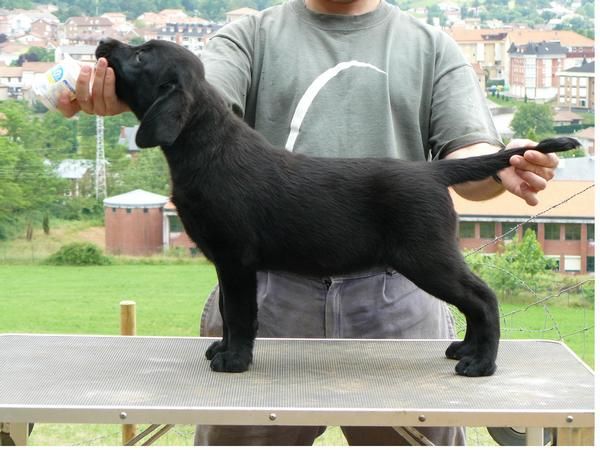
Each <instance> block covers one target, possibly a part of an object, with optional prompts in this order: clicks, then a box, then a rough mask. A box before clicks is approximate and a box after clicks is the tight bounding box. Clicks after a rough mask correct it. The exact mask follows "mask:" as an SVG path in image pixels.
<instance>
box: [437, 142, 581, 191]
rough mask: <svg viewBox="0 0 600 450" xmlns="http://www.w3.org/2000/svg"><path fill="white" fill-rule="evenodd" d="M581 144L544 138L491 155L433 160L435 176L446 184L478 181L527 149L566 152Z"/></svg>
mask: <svg viewBox="0 0 600 450" xmlns="http://www.w3.org/2000/svg"><path fill="white" fill-rule="evenodd" d="M579 146H581V144H580V143H579V141H578V140H577V139H573V138H570V137H560V138H551V139H544V140H543V141H541V142H540V143H539V144H537V145H536V146H535V147H516V148H508V149H507V148H504V149H502V150H500V151H498V153H493V154H491V155H483V156H475V157H473V158H462V159H444V160H441V161H435V162H433V163H432V164H433V166H434V170H435V172H436V177H437V178H438V179H440V180H443V181H444V183H445V184H446V185H447V186H452V185H454V184H460V183H464V182H467V181H479V180H484V179H485V178H488V177H491V176H492V175H494V174H496V173H497V172H498V171H499V170H502V169H504V168H505V167H508V166H509V165H510V162H509V161H510V158H512V157H513V156H515V155H521V156H522V155H523V154H524V153H525V152H526V151H527V150H537V151H538V152H541V153H557V152H566V151H569V150H573V149H576V148H577V147H579Z"/></svg>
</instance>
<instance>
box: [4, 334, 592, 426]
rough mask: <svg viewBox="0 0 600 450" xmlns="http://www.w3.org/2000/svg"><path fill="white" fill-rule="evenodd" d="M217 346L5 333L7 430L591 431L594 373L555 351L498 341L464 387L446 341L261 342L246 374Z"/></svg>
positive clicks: (553, 345)
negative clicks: (492, 368)
mask: <svg viewBox="0 0 600 450" xmlns="http://www.w3.org/2000/svg"><path fill="white" fill-rule="evenodd" d="M213 340H214V339H207V338H179V337H178V338H175V337H173V338H172V337H120V336H81V335H60V336H58V335H0V361H1V366H2V369H1V370H0V421H3V422H27V421H29V422H34V421H37V422H65V423H69V422H71V423H231V424H268V423H274V424H346V425H352V424H381V425H386V424H388V425H389V424H398V425H413V426H414V425H437V424H447V425H451V424H462V425H493V426H503V425H510V424H520V425H523V426H525V425H527V424H529V426H539V425H540V423H541V422H539V421H540V420H543V421H544V422H543V423H544V424H546V425H545V426H591V425H592V423H593V410H594V376H593V373H592V372H591V371H590V369H589V368H588V367H587V366H585V364H583V363H582V362H581V361H580V360H579V359H578V358H577V357H576V356H575V355H574V354H573V353H572V352H571V351H570V350H569V349H568V348H567V347H565V346H564V345H563V344H561V343H557V342H552V341H512V340H506V341H502V342H501V344H500V351H499V356H498V362H497V363H498V371H497V372H496V374H495V375H494V376H491V377H482V378H465V377H461V376H458V375H456V374H455V373H454V366H455V364H456V361H452V360H448V359H446V358H445V357H444V350H445V349H446V347H447V346H448V341H443V340H310V339H309V340H302V339H283V340H279V339H259V340H257V342H256V346H255V351H254V363H253V364H252V366H251V368H250V370H249V371H248V372H245V373H241V374H230V373H216V372H213V371H211V370H210V368H209V362H208V361H207V360H206V359H205V358H204V351H205V350H206V348H207V347H208V345H210V343H211V342H213ZM567 416H570V417H571V419H569V420H568V421H567V422H565V421H566V420H567V419H566V417H567ZM490 421H491V422H493V423H490ZM515 421H517V422H515ZM552 424H553V425H552Z"/></svg>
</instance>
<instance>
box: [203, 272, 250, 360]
mask: <svg viewBox="0 0 600 450" xmlns="http://www.w3.org/2000/svg"><path fill="white" fill-rule="evenodd" d="M217 274H218V276H219V288H220V291H221V292H220V298H219V300H220V304H219V307H220V311H221V317H222V318H223V332H224V333H225V334H224V336H223V340H222V341H220V342H216V343H214V344H213V345H212V346H211V347H210V348H209V350H208V351H207V357H209V359H211V362H210V367H211V369H212V370H214V371H216V372H244V371H246V370H248V366H249V365H250V363H251V362H252V349H253V347H254V338H255V337H256V330H257V310H258V308H257V304H256V271H254V270H249V269H247V268H243V267H241V266H238V265H231V264H227V265H218V266H217ZM209 352H210V353H211V354H210V355H209Z"/></svg>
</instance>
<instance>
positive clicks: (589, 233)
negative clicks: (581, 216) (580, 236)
mask: <svg viewBox="0 0 600 450" xmlns="http://www.w3.org/2000/svg"><path fill="white" fill-rule="evenodd" d="M594 232H595V231H594V224H593V223H588V224H587V239H588V241H593V240H594Z"/></svg>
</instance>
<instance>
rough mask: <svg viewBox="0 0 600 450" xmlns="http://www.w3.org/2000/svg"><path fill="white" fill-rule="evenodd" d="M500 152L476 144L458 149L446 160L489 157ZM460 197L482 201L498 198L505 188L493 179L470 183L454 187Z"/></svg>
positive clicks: (492, 146)
mask: <svg viewBox="0 0 600 450" xmlns="http://www.w3.org/2000/svg"><path fill="white" fill-rule="evenodd" d="M498 150H500V149H499V148H498V147H496V146H494V145H490V144H485V143H482V144H474V145H471V146H469V147H464V148H461V149H458V150H456V151H454V152H452V153H450V154H449V155H448V156H446V158H445V159H457V158H468V157H471V156H480V155H488V154H490V153H496V152H497V151H498ZM452 188H453V189H454V190H455V191H456V193H457V194H458V195H460V196H461V197H463V198H466V199H467V200H473V201H481V200H488V199H490V198H493V197H496V196H498V195H500V194H501V193H502V192H504V187H503V186H502V185H501V184H500V183H498V182H497V181H496V180H494V179H493V178H492V177H490V178H486V179H485V180H481V181H469V182H466V183H461V184H456V185H454V186H452Z"/></svg>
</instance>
